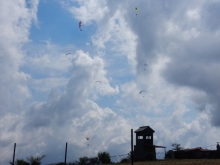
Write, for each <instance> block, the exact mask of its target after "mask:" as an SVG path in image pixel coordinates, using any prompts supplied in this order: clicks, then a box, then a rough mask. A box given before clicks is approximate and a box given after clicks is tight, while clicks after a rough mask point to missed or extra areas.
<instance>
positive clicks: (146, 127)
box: [134, 126, 155, 133]
mask: <svg viewBox="0 0 220 165" xmlns="http://www.w3.org/2000/svg"><path fill="white" fill-rule="evenodd" d="M146 129H148V130H150V131H151V132H155V131H154V130H153V129H152V128H151V127H149V126H142V127H140V128H138V129H137V130H136V131H134V132H135V133H137V132H142V131H144V130H146Z"/></svg>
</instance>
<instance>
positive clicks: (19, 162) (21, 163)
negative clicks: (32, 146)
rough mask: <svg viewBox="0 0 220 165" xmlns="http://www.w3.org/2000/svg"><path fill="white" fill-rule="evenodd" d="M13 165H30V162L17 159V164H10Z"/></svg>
mask: <svg viewBox="0 0 220 165" xmlns="http://www.w3.org/2000/svg"><path fill="white" fill-rule="evenodd" d="M10 164H11V165H30V164H29V163H28V162H26V161H24V160H23V159H17V160H16V161H15V163H14V164H13V162H10Z"/></svg>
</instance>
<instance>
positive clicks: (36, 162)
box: [27, 155, 46, 165]
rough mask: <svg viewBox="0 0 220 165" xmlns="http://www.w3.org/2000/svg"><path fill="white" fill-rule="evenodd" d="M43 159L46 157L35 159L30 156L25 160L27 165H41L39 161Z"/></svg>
mask: <svg viewBox="0 0 220 165" xmlns="http://www.w3.org/2000/svg"><path fill="white" fill-rule="evenodd" d="M44 157H46V155H43V156H36V157H33V156H30V157H27V160H28V161H29V162H30V163H29V164H30V165H41V160H42V159H43V158H44Z"/></svg>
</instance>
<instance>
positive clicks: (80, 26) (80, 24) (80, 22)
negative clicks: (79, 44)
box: [79, 21, 82, 31]
mask: <svg viewBox="0 0 220 165" xmlns="http://www.w3.org/2000/svg"><path fill="white" fill-rule="evenodd" d="M79 29H80V31H82V21H79Z"/></svg>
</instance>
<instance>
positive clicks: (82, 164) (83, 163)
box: [79, 156, 89, 165]
mask: <svg viewBox="0 0 220 165" xmlns="http://www.w3.org/2000/svg"><path fill="white" fill-rule="evenodd" d="M88 160H89V158H88V157H87V156H84V157H80V158H79V165H86V164H87V162H88Z"/></svg>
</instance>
